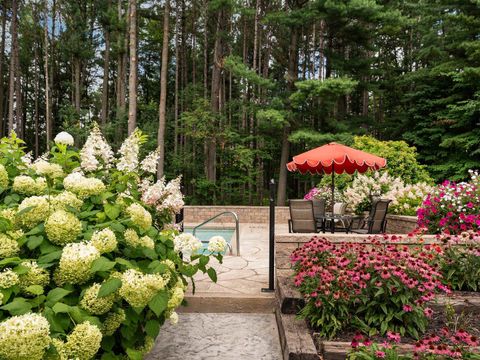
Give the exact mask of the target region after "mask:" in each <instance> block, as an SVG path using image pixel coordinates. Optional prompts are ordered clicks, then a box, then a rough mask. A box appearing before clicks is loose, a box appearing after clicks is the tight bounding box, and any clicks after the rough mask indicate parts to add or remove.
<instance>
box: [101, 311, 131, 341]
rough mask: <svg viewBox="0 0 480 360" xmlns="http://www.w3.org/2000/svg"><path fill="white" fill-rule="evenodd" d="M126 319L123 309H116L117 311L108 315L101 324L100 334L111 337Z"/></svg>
mask: <svg viewBox="0 0 480 360" xmlns="http://www.w3.org/2000/svg"><path fill="white" fill-rule="evenodd" d="M126 318H127V317H126V315H125V311H124V310H123V309H118V311H115V312H111V313H109V314H108V315H107V317H106V318H105V321H104V322H103V329H102V333H103V334H104V335H105V336H111V335H113V334H114V333H115V331H117V329H118V328H119V327H120V325H121V324H122V323H123V322H124V321H125V319H126Z"/></svg>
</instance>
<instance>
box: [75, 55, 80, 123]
mask: <svg viewBox="0 0 480 360" xmlns="http://www.w3.org/2000/svg"><path fill="white" fill-rule="evenodd" d="M73 71H74V82H75V84H74V106H75V111H76V112H77V114H80V102H81V97H82V92H81V91H82V64H81V62H80V58H79V57H78V56H75V57H74V58H73Z"/></svg>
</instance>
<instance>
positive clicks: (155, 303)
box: [148, 291, 168, 316]
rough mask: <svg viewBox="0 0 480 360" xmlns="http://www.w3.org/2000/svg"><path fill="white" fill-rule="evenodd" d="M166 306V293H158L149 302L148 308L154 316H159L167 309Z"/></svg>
mask: <svg viewBox="0 0 480 360" xmlns="http://www.w3.org/2000/svg"><path fill="white" fill-rule="evenodd" d="M167 304H168V293H167V292H166V291H159V292H158V294H157V295H155V296H154V297H153V299H152V300H150V302H149V303H148V307H149V308H150V309H151V310H152V311H153V312H154V313H155V315H157V316H160V314H161V313H162V312H163V311H164V310H165V309H166V308H167Z"/></svg>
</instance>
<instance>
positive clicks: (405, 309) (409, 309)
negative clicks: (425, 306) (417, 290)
mask: <svg viewBox="0 0 480 360" xmlns="http://www.w3.org/2000/svg"><path fill="white" fill-rule="evenodd" d="M412 310H413V308H412V306H411V305H403V311H405V312H411V311H412Z"/></svg>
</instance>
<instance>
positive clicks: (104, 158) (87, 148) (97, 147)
mask: <svg viewBox="0 0 480 360" xmlns="http://www.w3.org/2000/svg"><path fill="white" fill-rule="evenodd" d="M113 159H114V157H113V151H112V148H111V147H110V145H109V144H108V143H107V142H106V141H105V138H104V137H103V135H102V132H101V131H100V128H99V127H98V125H97V124H95V125H94V126H93V128H92V130H91V132H90V135H89V136H88V138H87V141H85V144H84V145H83V148H82V150H80V160H81V167H82V169H83V170H85V171H87V172H89V171H96V170H102V169H109V168H110V167H111V166H112V162H113Z"/></svg>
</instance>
